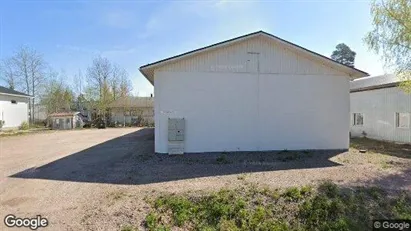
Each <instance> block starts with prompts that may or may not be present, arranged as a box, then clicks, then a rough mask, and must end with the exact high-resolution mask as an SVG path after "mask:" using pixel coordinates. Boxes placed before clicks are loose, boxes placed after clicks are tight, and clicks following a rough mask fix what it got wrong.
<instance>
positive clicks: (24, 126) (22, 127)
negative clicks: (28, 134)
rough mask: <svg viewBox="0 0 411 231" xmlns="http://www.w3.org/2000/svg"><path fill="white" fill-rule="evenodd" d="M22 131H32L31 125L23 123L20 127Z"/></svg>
mask: <svg viewBox="0 0 411 231" xmlns="http://www.w3.org/2000/svg"><path fill="white" fill-rule="evenodd" d="M19 129H20V130H29V129H30V125H29V123H27V122H26V121H23V122H22V123H21V124H20V126H19Z"/></svg>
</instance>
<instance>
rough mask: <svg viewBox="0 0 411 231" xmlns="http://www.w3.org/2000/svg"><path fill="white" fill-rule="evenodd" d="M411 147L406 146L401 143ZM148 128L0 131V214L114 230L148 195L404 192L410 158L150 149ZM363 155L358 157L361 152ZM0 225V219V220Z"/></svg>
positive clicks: (410, 176)
mask: <svg viewBox="0 0 411 231" xmlns="http://www.w3.org/2000/svg"><path fill="white" fill-rule="evenodd" d="M407 150H408V149H407ZM153 151H154V134H153V129H148V128H144V129H139V128H121V129H104V130H79V131H58V132H49V133H44V134H33V135H26V136H17V137H5V138H3V137H2V138H0V158H1V159H0V172H1V181H0V197H1V200H0V205H1V206H0V207H1V209H0V215H1V217H2V218H3V217H4V216H5V215H6V214H10V213H12V214H15V215H17V216H19V217H34V216H36V215H37V214H40V215H42V216H44V217H47V218H48V220H49V222H50V225H49V226H48V227H47V228H46V229H49V230H119V229H120V228H121V226H122V225H124V224H126V223H132V224H133V225H141V224H140V222H141V221H142V220H143V218H144V216H145V215H146V212H147V209H148V206H147V204H146V202H145V200H144V198H146V197H150V196H154V195H158V194H161V193H184V192H197V191H199V192H201V191H209V190H217V189H220V188H224V187H227V188H231V187H233V188H234V187H237V186H239V185H242V184H250V183H252V184H256V185H261V186H264V187H265V186H267V187H289V186H297V185H306V184H316V183H318V182H319V181H321V180H325V179H331V180H333V181H334V182H336V183H338V184H345V185H353V186H354V185H377V186H381V187H385V188H390V189H391V188H392V189H405V190H411V169H410V167H409V166H411V158H407V157H404V156H395V155H392V156H391V155H385V154H378V153H377V154H372V155H371V154H360V153H358V150H357V149H352V150H350V152H338V151H334V152H311V151H310V152H281V153H236V154H228V153H223V154H221V153H218V154H207V155H200V154H189V155H184V156H173V157H169V156H167V155H155V154H153ZM360 155H363V156H360ZM2 228H4V224H3V223H2Z"/></svg>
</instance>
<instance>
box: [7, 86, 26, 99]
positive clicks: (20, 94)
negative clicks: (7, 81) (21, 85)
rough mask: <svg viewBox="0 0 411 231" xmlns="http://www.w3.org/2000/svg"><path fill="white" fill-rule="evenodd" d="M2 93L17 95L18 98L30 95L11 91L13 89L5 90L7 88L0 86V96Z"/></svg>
mask: <svg viewBox="0 0 411 231" xmlns="http://www.w3.org/2000/svg"><path fill="white" fill-rule="evenodd" d="M2 93H3V94H8V95H18V96H26V97H31V95H27V94H25V93H23V92H19V91H16V90H13V89H10V88H7V87H2V86H0V94H2Z"/></svg>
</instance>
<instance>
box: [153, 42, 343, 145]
mask: <svg viewBox="0 0 411 231" xmlns="http://www.w3.org/2000/svg"><path fill="white" fill-rule="evenodd" d="M250 52H251V53H253V54H251V53H250ZM255 53H258V54H255ZM348 79H349V75H348V74H347V73H344V72H341V71H338V70H336V69H334V68H332V67H330V66H329V65H325V64H324V63H322V62H321V61H319V60H318V59H313V57H311V56H308V55H306V54H303V53H296V51H292V50H290V49H289V48H287V47H284V46H283V45H281V44H279V43H278V42H276V41H274V40H272V39H268V38H267V37H264V36H258V37H256V38H252V39H248V40H244V41H241V42H238V43H235V44H233V45H229V46H226V47H221V48H219V49H214V50H212V51H208V52H203V53H201V54H198V55H195V56H192V57H189V58H186V59H183V60H180V61H176V62H174V63H169V64H167V65H165V66H162V67H158V68H157V69H155V70H154V91H155V101H154V106H155V135H156V137H155V151H156V152H159V153H167V144H168V139H167V135H168V133H167V119H168V118H169V117H171V118H172V117H184V118H185V119H186V133H185V151H186V152H213V151H254V150H259V151H264V150H282V149H347V148H348V146H349V122H350V116H349V81H348Z"/></svg>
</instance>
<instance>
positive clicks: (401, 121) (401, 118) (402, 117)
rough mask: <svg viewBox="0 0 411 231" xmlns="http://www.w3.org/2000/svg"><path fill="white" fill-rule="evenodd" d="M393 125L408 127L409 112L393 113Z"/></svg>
mask: <svg viewBox="0 0 411 231" xmlns="http://www.w3.org/2000/svg"><path fill="white" fill-rule="evenodd" d="M395 126H396V127H397V128H409V127H410V113H409V112H397V113H395Z"/></svg>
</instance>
